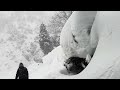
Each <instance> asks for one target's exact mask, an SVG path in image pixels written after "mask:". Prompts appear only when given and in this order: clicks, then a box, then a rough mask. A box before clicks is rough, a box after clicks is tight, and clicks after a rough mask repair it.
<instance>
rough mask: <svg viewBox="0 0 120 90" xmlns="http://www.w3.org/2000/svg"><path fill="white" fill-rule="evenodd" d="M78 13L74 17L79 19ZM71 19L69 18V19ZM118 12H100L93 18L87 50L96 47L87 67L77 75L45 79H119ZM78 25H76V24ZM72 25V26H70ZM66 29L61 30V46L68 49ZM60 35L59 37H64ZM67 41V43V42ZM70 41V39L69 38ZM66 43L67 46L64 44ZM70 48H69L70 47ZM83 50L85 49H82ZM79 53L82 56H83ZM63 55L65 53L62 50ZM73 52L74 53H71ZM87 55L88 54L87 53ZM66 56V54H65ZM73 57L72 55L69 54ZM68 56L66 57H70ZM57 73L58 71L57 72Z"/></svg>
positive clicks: (54, 75)
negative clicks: (62, 33)
mask: <svg viewBox="0 0 120 90" xmlns="http://www.w3.org/2000/svg"><path fill="white" fill-rule="evenodd" d="M79 14H80V13H77V12H74V14H73V15H74V17H75V18H77V19H79V18H80V17H79V16H80V15H79ZM70 18H71V17H70ZM119 18H120V12H117V11H103V12H102V11H100V12H97V14H96V16H95V21H94V23H93V25H92V29H91V35H90V43H89V48H91V50H92V49H93V48H95V47H96V50H95V53H94V56H93V58H92V60H91V62H90V63H89V65H88V66H87V67H86V68H85V69H84V70H83V71H82V72H81V73H80V74H78V75H74V76H68V75H62V74H60V73H59V74H56V73H51V74H48V76H47V77H45V78H51V79H52V78H56V79H119V78H120V53H119V52H120V42H119V38H120V19H119ZM74 20H76V19H71V20H70V21H69V20H68V22H67V23H66V24H67V25H68V26H69V25H70V24H69V23H72V22H76V21H74ZM76 24H78V23H76ZM71 25H72V24H71ZM65 29H67V27H66V26H65V27H64V28H63V31H62V32H64V35H66V38H63V37H62V38H63V39H61V41H62V40H64V39H65V40H64V41H62V43H61V44H64V45H63V46H62V48H64V46H67V47H69V45H70V44H68V43H69V41H71V40H70V38H68V37H67V35H68V36H69V35H70V33H71V32H68V34H67V33H65V32H66V31H64V30H65ZM64 35H61V36H64ZM67 39H68V41H67ZM71 39H72V38H71ZM66 42H67V44H66ZM70 47H71V46H70ZM73 50H74V49H73ZM84 50H85V49H84ZM84 50H83V52H81V53H82V54H84ZM63 51H64V52H65V53H67V51H66V50H65V49H63ZM73 52H74V51H73ZM68 53H69V51H68ZM88 53H89V52H88ZM66 55H67V54H66ZM70 55H74V53H73V54H72V53H71V54H70ZM70 55H68V56H70ZM55 57H56V56H55ZM58 72H59V71H58Z"/></svg>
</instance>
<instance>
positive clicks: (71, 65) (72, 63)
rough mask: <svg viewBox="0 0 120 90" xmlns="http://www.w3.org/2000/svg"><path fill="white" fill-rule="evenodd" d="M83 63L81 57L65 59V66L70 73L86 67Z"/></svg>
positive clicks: (76, 72)
mask: <svg viewBox="0 0 120 90" xmlns="http://www.w3.org/2000/svg"><path fill="white" fill-rule="evenodd" d="M82 64H83V62H82V61H81V60H80V58H74V57H72V58H69V59H67V60H66V61H65V63H64V66H65V67H66V69H67V71H68V73H69V74H78V73H80V72H81V71H82V70H83V69H84V67H83V65H82Z"/></svg>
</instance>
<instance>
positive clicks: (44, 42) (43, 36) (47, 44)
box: [39, 23, 53, 55]
mask: <svg viewBox="0 0 120 90" xmlns="http://www.w3.org/2000/svg"><path fill="white" fill-rule="evenodd" d="M39 38H40V39H39V43H40V48H41V49H42V51H43V52H44V54H45V55H46V54H48V53H49V52H50V51H52V50H53V46H52V42H51V41H50V36H49V34H48V32H47V30H46V26H45V24H43V23H42V24H41V25H40V34H39Z"/></svg>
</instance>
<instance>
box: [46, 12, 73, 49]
mask: <svg viewBox="0 0 120 90" xmlns="http://www.w3.org/2000/svg"><path fill="white" fill-rule="evenodd" d="M71 14H72V11H57V12H56V14H55V15H54V16H53V17H52V19H51V20H50V24H49V25H48V27H47V28H48V30H49V33H50V35H51V37H52V42H53V45H54V47H57V46H59V44H60V43H59V41H60V33H61V30H62V28H63V26H64V25H65V23H66V21H67V20H68V18H69V17H70V16H71Z"/></svg>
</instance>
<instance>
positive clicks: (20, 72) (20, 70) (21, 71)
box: [15, 63, 29, 79]
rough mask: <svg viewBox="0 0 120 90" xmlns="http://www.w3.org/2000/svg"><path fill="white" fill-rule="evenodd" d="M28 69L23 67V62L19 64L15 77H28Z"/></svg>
mask: <svg viewBox="0 0 120 90" xmlns="http://www.w3.org/2000/svg"><path fill="white" fill-rule="evenodd" d="M28 76H29V75H28V70H27V68H26V67H24V65H23V63H20V64H19V68H18V70H17V73H16V77H15V79H29V77H28Z"/></svg>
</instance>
